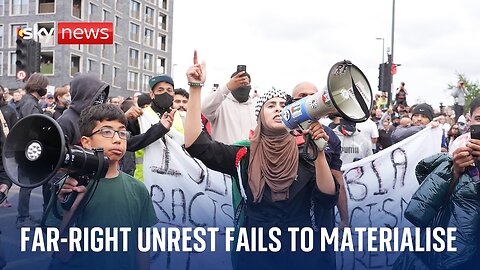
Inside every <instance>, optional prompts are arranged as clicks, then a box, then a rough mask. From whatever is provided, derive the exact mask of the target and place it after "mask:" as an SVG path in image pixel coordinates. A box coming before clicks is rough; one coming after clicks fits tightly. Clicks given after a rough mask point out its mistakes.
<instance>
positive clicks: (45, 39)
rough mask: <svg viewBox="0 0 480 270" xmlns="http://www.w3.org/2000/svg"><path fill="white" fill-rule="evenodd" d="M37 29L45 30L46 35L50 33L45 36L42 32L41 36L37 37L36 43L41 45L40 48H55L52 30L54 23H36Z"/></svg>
mask: <svg viewBox="0 0 480 270" xmlns="http://www.w3.org/2000/svg"><path fill="white" fill-rule="evenodd" d="M37 25H38V29H41V28H45V29H46V30H47V31H48V33H52V34H51V35H50V34H47V35H45V33H44V32H42V35H41V36H38V42H40V43H41V44H42V47H53V46H55V33H54V31H53V30H52V29H54V27H55V23H54V22H48V23H37Z"/></svg>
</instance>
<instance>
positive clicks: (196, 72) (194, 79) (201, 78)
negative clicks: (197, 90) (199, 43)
mask: <svg viewBox="0 0 480 270" xmlns="http://www.w3.org/2000/svg"><path fill="white" fill-rule="evenodd" d="M205 66H206V65H205V61H202V63H201V64H199V63H198V56H197V50H195V51H194V53H193V66H191V67H190V68H189V69H188V70H187V80H188V82H189V83H201V84H203V83H205V80H206V79H207V70H206V68H205Z"/></svg>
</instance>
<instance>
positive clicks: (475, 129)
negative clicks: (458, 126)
mask: <svg viewBox="0 0 480 270" xmlns="http://www.w3.org/2000/svg"><path fill="white" fill-rule="evenodd" d="M470 137H471V138H472V139H477V140H480V125H471V126H470Z"/></svg>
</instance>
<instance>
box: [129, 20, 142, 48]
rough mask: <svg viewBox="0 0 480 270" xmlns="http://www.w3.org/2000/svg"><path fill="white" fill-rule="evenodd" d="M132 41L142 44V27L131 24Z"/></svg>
mask: <svg viewBox="0 0 480 270" xmlns="http://www.w3.org/2000/svg"><path fill="white" fill-rule="evenodd" d="M130 40H131V41H135V42H138V43H140V26H139V25H138V24H134V23H130Z"/></svg>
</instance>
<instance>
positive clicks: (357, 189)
mask: <svg viewBox="0 0 480 270" xmlns="http://www.w3.org/2000/svg"><path fill="white" fill-rule="evenodd" d="M363 175H364V171H363V167H356V168H352V169H350V170H348V171H347V172H345V173H344V174H343V178H344V179H345V183H346V184H347V191H348V196H349V198H350V200H353V201H356V202H360V201H363V200H365V198H366V197H367V195H368V188H367V185H365V184H364V183H362V182H359V181H357V180H358V179H361V178H362V176H363ZM362 190H363V191H362Z"/></svg>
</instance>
